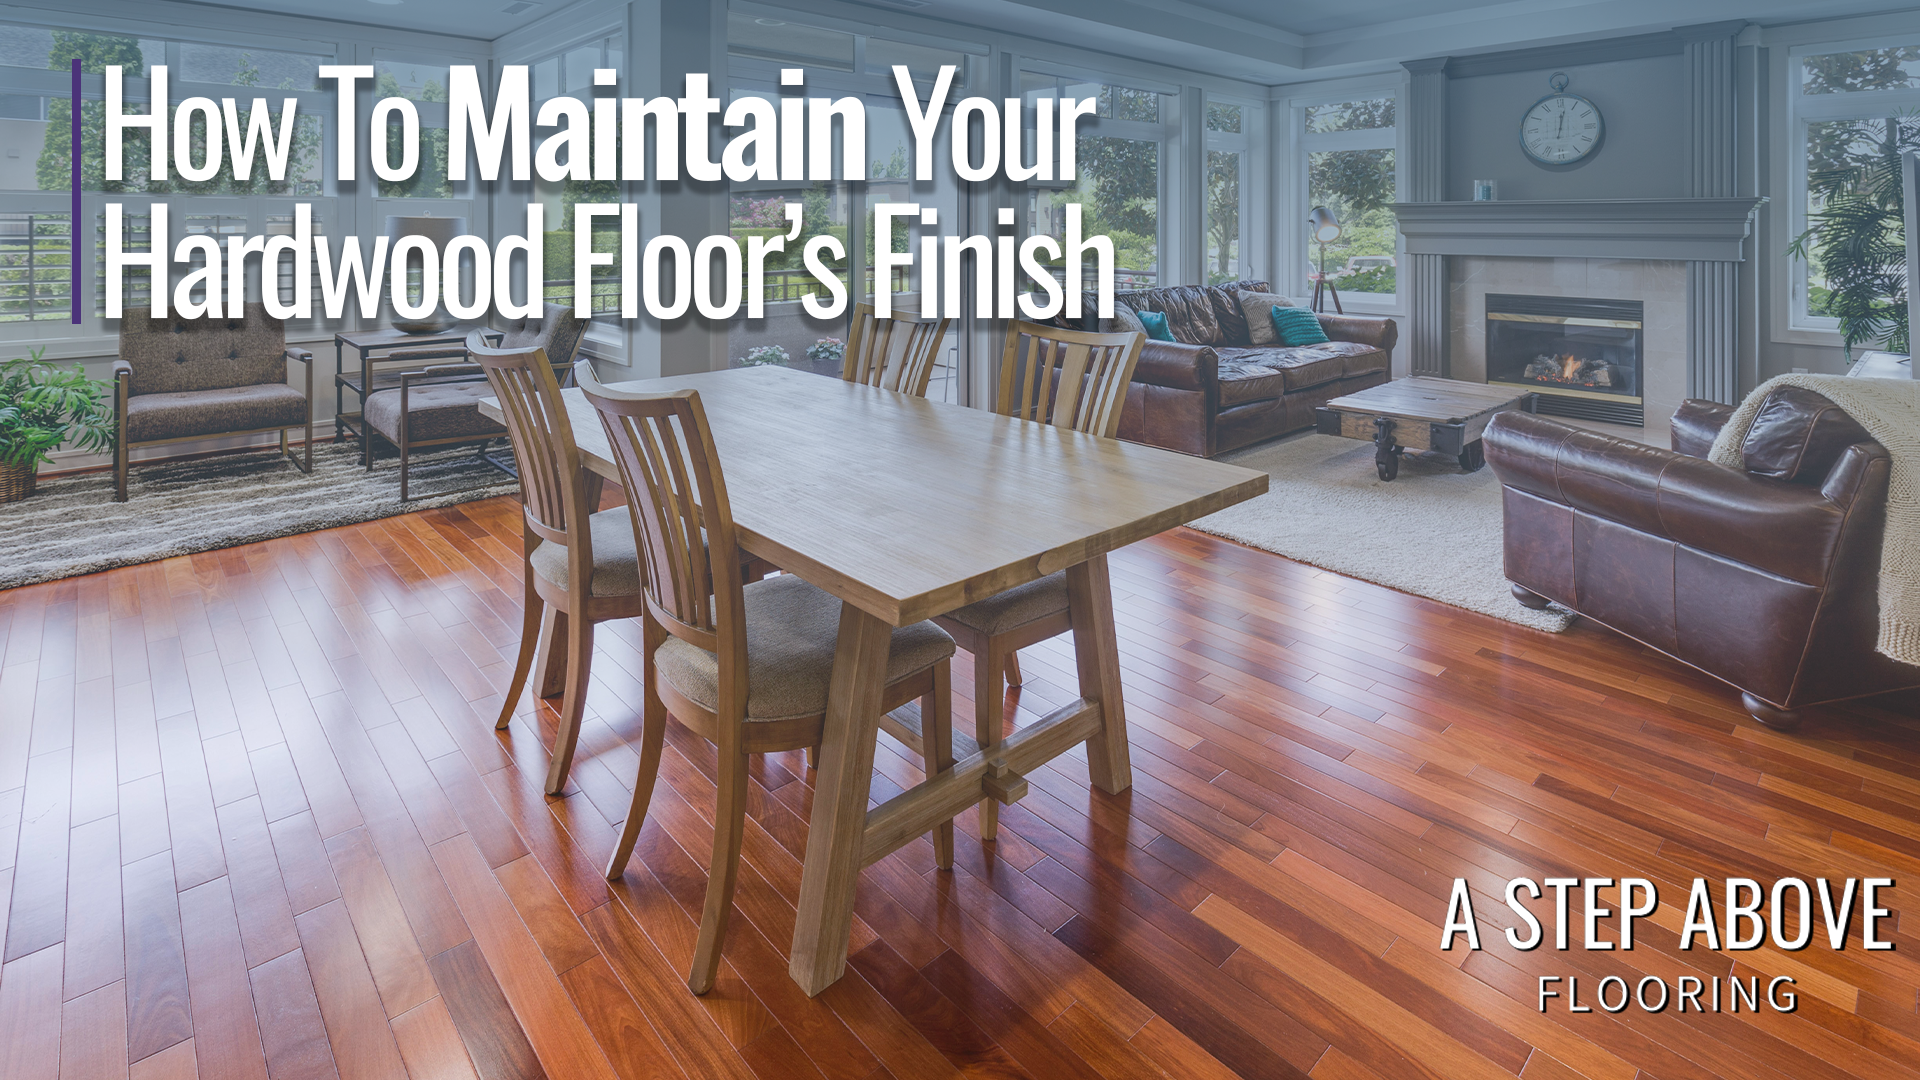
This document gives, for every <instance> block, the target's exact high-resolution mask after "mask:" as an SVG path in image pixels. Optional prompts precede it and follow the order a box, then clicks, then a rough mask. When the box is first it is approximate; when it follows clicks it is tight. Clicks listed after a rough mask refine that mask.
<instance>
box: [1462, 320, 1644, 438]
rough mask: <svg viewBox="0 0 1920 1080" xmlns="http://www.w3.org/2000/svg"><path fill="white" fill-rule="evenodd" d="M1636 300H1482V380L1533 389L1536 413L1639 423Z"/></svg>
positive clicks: (1641, 405) (1641, 409) (1639, 326)
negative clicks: (1484, 353) (1484, 307)
mask: <svg viewBox="0 0 1920 1080" xmlns="http://www.w3.org/2000/svg"><path fill="white" fill-rule="evenodd" d="M1642 316H1643V308H1642V305H1641V303H1640V302H1639V301H1638V300H1590V299H1580V298H1574V297H1560V296H1514V295H1507V294H1501V293H1488V294H1487V382H1489V383H1491V384H1494V385H1498V386H1513V387H1520V388H1523V389H1527V390H1532V391H1535V392H1536V393H1538V394H1539V395H1540V398H1539V403H1538V408H1539V411H1540V412H1543V413H1548V414H1552V415H1557V416H1571V417H1576V418H1580V419H1585V420H1607V421H1612V422H1614V423H1619V424H1634V425H1639V424H1641V423H1644V422H1645V408H1644V403H1643V401H1642V399H1641V393H1640V379H1641V359H1640V354H1641V335H1642V333H1643V326H1642Z"/></svg>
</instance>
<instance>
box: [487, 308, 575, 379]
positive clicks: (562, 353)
mask: <svg viewBox="0 0 1920 1080" xmlns="http://www.w3.org/2000/svg"><path fill="white" fill-rule="evenodd" d="M500 332H501V333H502V334H504V335H506V336H505V338H504V339H502V340H501V342H500V344H499V345H498V346H497V348H499V349H501V350H503V351H508V352H527V351H531V350H533V349H544V350H545V351H546V354H547V362H548V363H550V364H552V365H553V369H554V370H555V371H568V370H570V369H572V367H573V362H574V360H576V359H577V358H578V357H577V356H576V355H575V354H576V353H578V352H579V350H580V339H581V338H582V337H585V336H586V333H587V320H585V319H583V318H581V317H580V316H578V315H575V314H574V313H573V306H572V305H571V304H547V305H546V308H545V311H544V312H543V313H542V315H541V317H540V318H538V319H514V320H511V321H509V322H507V323H504V324H503V325H502V326H501V327H500Z"/></svg>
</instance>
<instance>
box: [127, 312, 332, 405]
mask: <svg viewBox="0 0 1920 1080" xmlns="http://www.w3.org/2000/svg"><path fill="white" fill-rule="evenodd" d="M120 359H122V360H125V361H126V362H127V366H128V367H129V368H131V369H132V371H133V375H132V380H131V381H132V386H131V389H132V391H133V392H134V393H135V394H177V393H183V392H185V391H188V390H224V389H227V388H228V387H234V386H252V385H256V384H264V383H284V382H286V381H287V333H286V329H285V327H284V325H283V324H282V323H281V322H280V320H279V319H275V318H273V317H271V316H269V315H268V314H267V308H266V305H265V304H262V303H260V302H259V301H255V302H253V303H250V304H248V305H246V308H245V309H244V310H243V311H242V312H241V313H240V314H239V315H238V316H237V317H235V318H227V319H182V318H179V317H177V316H169V317H167V318H164V319H156V318H154V317H153V316H152V315H151V314H150V313H149V311H148V309H146V308H140V309H137V310H134V309H130V310H128V311H127V312H126V313H125V316H124V317H123V318H121V320H120ZM305 422H306V421H304V420H303V421H301V423H305Z"/></svg>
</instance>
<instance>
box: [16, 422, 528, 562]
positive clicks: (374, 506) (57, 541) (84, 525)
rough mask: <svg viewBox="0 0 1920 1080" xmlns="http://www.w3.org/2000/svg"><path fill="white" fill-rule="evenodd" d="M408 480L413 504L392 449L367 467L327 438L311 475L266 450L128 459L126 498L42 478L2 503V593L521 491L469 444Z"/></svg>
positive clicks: (428, 462) (99, 483)
mask: <svg viewBox="0 0 1920 1080" xmlns="http://www.w3.org/2000/svg"><path fill="white" fill-rule="evenodd" d="M493 453H494V455H495V456H496V457H500V458H502V459H503V460H506V459H508V458H509V457H510V455H509V454H508V452H507V451H506V450H505V449H504V448H501V447H499V446H495V448H494V450H493ZM408 475H409V479H408V487H409V494H411V495H413V496H414V498H413V499H412V500H410V501H408V502H405V503H402V502H401V501H400V459H399V456H398V454H397V453H396V452H395V451H393V450H392V448H390V447H389V448H387V455H386V456H385V457H376V458H375V459H374V466H373V471H372V472H367V471H366V470H365V469H364V468H362V466H361V464H360V450H359V447H358V445H357V444H353V443H344V442H343V443H339V444H334V443H331V442H329V443H316V444H315V445H314V448H313V475H311V476H308V475H307V474H306V473H303V472H301V471H300V470H299V469H298V468H296V467H295V466H294V465H293V463H292V462H290V461H288V460H287V459H286V458H284V457H281V456H280V455H279V454H277V453H270V452H267V451H260V452H258V453H245V454H227V455H222V456H219V457H209V458H199V459H196V460H190V461H178V462H168V463H163V464H156V465H145V466H142V465H137V464H136V465H135V466H134V468H133V471H132V472H131V474H129V477H128V481H127V501H126V502H123V503H118V502H114V501H113V474H112V473H111V472H98V473H84V474H81V475H78V476H73V477H58V476H56V477H52V478H43V479H42V480H41V481H40V484H39V490H38V491H37V492H36V493H35V494H33V495H32V496H29V497H28V498H26V499H24V500H22V501H20V502H16V503H8V504H6V505H3V506H0V589H11V588H14V587H16V586H20V585H32V584H35V583H36V582H41V581H53V580H55V579H58V578H64V577H73V576H75V575H77V574H91V573H94V572H95V571H99V570H111V569H113V568H114V567H116V566H128V565H131V564H134V563H144V562H152V561H154V560H156V559H166V558H171V557H172V556H175V555H191V554H194V553H195V552H201V551H213V550H215V549H218V548H228V547H235V546H238V545H240V544H251V543H255V542H257V541H260V540H271V539H273V538H275V537H279V536H291V535H294V534H296V533H304V532H313V531H315V530H317V529H329V528H333V527H335V526H339V525H354V524H358V523H360V522H362V521H372V520H375V519H376V518H384V517H392V516H393V515H395V514H406V513H411V512H413V511H415V510H426V509H430V508H432V507H436V506H451V505H453V504H455V503H461V502H466V501H468V500H471V499H484V498H488V497H490V496H494V495H503V494H507V493H510V492H513V491H516V490H518V481H516V480H514V479H513V478H512V477H510V476H507V475H506V474H504V473H502V472H500V471H499V470H498V469H495V468H493V467H491V466H489V465H486V464H484V463H482V462H481V461H480V460H479V459H478V457H477V456H476V454H475V452H474V448H473V447H461V448H456V449H454V450H449V451H443V452H440V453H435V454H430V455H422V454H415V455H414V457H413V461H412V465H411V467H410V469H409V470H408Z"/></svg>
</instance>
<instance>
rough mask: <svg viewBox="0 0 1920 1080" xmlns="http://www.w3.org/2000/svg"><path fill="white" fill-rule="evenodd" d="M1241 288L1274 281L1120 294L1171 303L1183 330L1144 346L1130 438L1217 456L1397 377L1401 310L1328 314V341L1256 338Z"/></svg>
mask: <svg viewBox="0 0 1920 1080" xmlns="http://www.w3.org/2000/svg"><path fill="white" fill-rule="evenodd" d="M1241 289H1244V290H1248V291H1251V292H1268V291H1270V290H1269V289H1268V287H1267V283H1266V282H1264V281H1234V282H1228V283H1226V284H1224V285H1179V286H1174V287H1172V288H1166V289H1147V290H1143V291H1140V292H1123V293H1116V294H1115V295H1114V300H1115V301H1116V302H1117V303H1122V304H1126V305H1127V306H1128V307H1130V308H1132V309H1133V310H1135V311H1159V312H1164V313H1165V314H1166V316H1167V329H1168V330H1169V331H1171V332H1172V334H1173V336H1174V339H1175V340H1173V341H1151V340H1149V341H1148V342H1147V344H1146V347H1145V348H1144V349H1142V350H1141V352H1140V364H1139V366H1138V367H1136V368H1135V369H1134V372H1133V385H1132V386H1131V387H1129V388H1128V392H1127V403H1126V408H1125V411H1123V412H1122V413H1121V416H1120V437H1121V438H1122V439H1128V440H1131V441H1133V442H1142V443H1149V444H1151V445H1153V446H1164V447H1166V448H1167V449H1169V450H1178V451H1180V452H1182V453H1186V454H1197V455H1200V456H1202V457H1213V456H1214V455H1216V454H1223V453H1225V452H1227V451H1229V450H1237V449H1239V448H1240V447H1242V446H1248V445H1250V444H1252V443H1257V442H1261V441H1264V440H1266V439H1272V438H1276V437H1278V436H1281V435H1285V434H1288V433H1289V432H1294V431H1299V430H1301V429H1303V428H1309V427H1312V426H1313V410H1315V409H1316V408H1319V407H1320V406H1322V405H1325V404H1326V403H1327V402H1328V401H1329V400H1331V399H1333V398H1336V397H1339V396H1341V395H1342V394H1351V393H1354V392H1355V391H1358V390H1364V389H1366V388H1367V387H1369V386H1378V385H1379V384H1381V383H1383V382H1386V381H1387V380H1388V379H1389V378H1390V377H1391V376H1390V375H1389V369H1390V368H1391V366H1392V363H1393V346H1394V344H1395V342H1397V341H1398V339H1399V328H1398V327H1396V326H1395V325H1394V322H1393V320H1392V319H1377V318H1366V317H1362V316H1358V315H1321V316H1320V327H1321V329H1323V330H1324V331H1326V335H1327V337H1329V338H1331V339H1332V340H1331V341H1330V342H1329V343H1328V344H1326V345H1303V346H1297V347H1293V348H1289V347H1287V346H1285V345H1261V346H1256V345H1254V344H1253V339H1252V337H1251V336H1250V335H1249V333H1248V330H1247V319H1246V316H1245V314H1243V313H1242V311H1241V308H1240V301H1239V298H1238V297H1237V296H1236V295H1235V293H1236V290H1241ZM1088 318H1089V319H1090V320H1091V319H1092V318H1093V316H1091V315H1089V316H1088Z"/></svg>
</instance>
